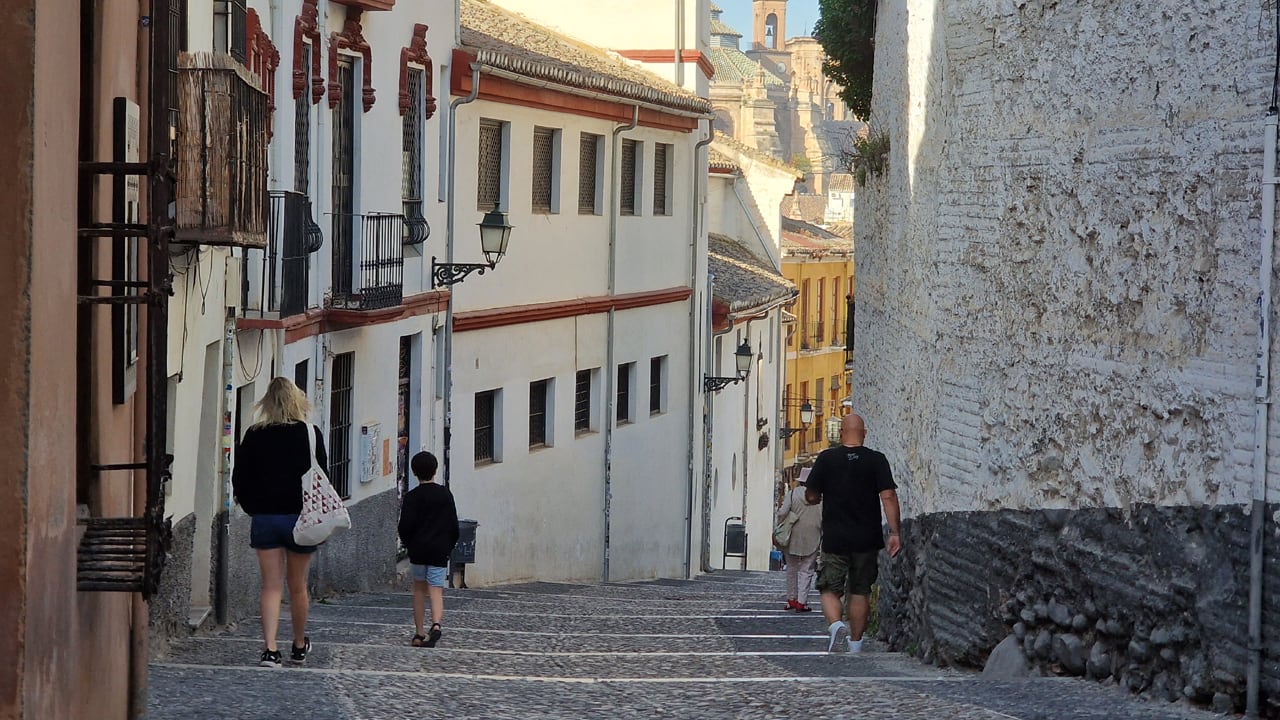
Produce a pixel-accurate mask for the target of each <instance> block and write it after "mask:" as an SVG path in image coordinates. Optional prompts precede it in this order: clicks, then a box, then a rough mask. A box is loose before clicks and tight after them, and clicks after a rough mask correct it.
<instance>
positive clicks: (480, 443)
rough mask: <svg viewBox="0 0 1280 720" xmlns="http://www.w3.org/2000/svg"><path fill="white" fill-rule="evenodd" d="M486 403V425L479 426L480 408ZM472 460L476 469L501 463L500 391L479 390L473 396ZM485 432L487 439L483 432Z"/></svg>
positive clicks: (496, 389) (498, 389)
mask: <svg viewBox="0 0 1280 720" xmlns="http://www.w3.org/2000/svg"><path fill="white" fill-rule="evenodd" d="M486 401H487V403H488V406H489V407H488V413H487V415H488V424H487V425H482V424H481V422H480V421H481V418H482V414H481V408H482V406H483V403H485V402H486ZM471 425H472V441H473V443H472V459H473V460H474V462H475V466H476V467H484V466H487V465H495V464H497V463H500V462H502V389H501V388H494V389H491V390H481V391H479V392H477V393H476V394H475V395H474V406H473V414H472V416H471ZM486 430H487V437H486V435H485V432H486Z"/></svg>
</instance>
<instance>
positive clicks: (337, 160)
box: [332, 58, 359, 295]
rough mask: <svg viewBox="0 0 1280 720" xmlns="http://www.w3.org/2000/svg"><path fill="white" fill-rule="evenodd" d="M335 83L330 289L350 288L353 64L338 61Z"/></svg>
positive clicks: (342, 290)
mask: <svg viewBox="0 0 1280 720" xmlns="http://www.w3.org/2000/svg"><path fill="white" fill-rule="evenodd" d="M338 85H339V87H340V88H341V93H342V100H341V102H339V103H338V107H336V108H335V109H334V112H333V186H332V190H333V292H334V293H335V294H338V295H350V294H351V290H352V274H353V262H354V258H353V257H352V252H353V248H354V246H355V242H354V238H353V235H354V220H353V215H354V213H355V194H354V187H353V183H352V179H353V177H354V175H355V103H356V98H357V97H359V93H357V92H356V91H355V63H353V62H352V61H351V59H350V58H343V59H340V60H339V61H338Z"/></svg>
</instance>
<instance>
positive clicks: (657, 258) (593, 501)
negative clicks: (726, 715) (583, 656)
mask: <svg viewBox="0 0 1280 720" xmlns="http://www.w3.org/2000/svg"><path fill="white" fill-rule="evenodd" d="M481 82H482V84H483V82H484V80H482V81H481ZM481 118H491V119H496V120H503V121H506V122H509V123H510V127H509V134H508V138H509V141H510V142H509V147H510V150H511V152H510V161H509V165H508V166H509V174H508V180H507V192H508V194H507V197H508V202H507V209H508V213H509V219H510V222H511V224H512V225H513V226H515V229H514V230H513V232H512V239H511V244H510V246H509V249H508V253H507V256H506V257H505V258H504V259H503V260H502V262H501V263H499V265H498V267H497V268H496V269H495V270H493V271H492V272H490V273H487V274H485V275H484V276H475V275H473V276H471V277H470V278H468V279H467V280H466V281H464V282H463V283H461V284H459V285H455V286H454V290H455V294H454V299H455V311H456V312H465V311H467V310H471V309H480V308H492V307H507V306H512V305H519V304H526V303H536V302H551V301H557V300H568V299H574V298H580V297H593V296H603V295H606V294H607V293H608V291H609V284H608V272H609V217H608V215H607V213H608V211H609V206H610V204H611V203H612V202H613V200H612V199H611V195H610V191H609V183H608V182H607V181H606V182H605V190H604V196H603V203H602V208H601V209H602V214H600V215H598V216H592V215H585V216H584V215H579V214H578V209H577V187H578V163H577V157H578V152H579V133H580V132H584V131H586V132H592V133H595V134H598V135H601V136H603V137H604V138H605V152H604V153H603V157H602V162H603V168H604V169H605V172H604V175H603V177H604V178H607V177H608V176H609V173H610V168H611V160H612V154H613V147H612V130H613V128H614V127H616V125H615V124H613V123H609V122H604V121H600V120H595V119H591V118H585V117H581V116H577V115H568V114H560V113H552V112H547V111H540V110H534V109H529V108H524V107H518V106H508V105H502V104H495V103H490V102H486V101H477V102H475V103H471V104H467V105H463V106H461V107H460V116H459V119H458V146H457V147H458V153H459V162H458V178H457V198H458V205H457V208H456V212H457V217H456V220H455V223H456V225H455V227H456V229H457V231H456V236H457V247H456V250H455V253H456V254H455V260H457V261H459V262H475V261H478V260H479V259H480V252H479V239H478V235H476V232H475V230H474V228H475V224H476V223H478V222H479V220H480V218H481V216H482V214H483V213H482V212H481V211H480V210H479V209H477V208H476V207H475V201H474V197H475V187H476V173H475V168H476V165H477V163H476V162H475V160H474V157H475V152H476V148H477V144H478V139H477V128H478V124H479V120H480V119H481ZM535 126H541V127H552V128H561V129H562V132H561V145H560V148H561V163H560V167H561V173H560V176H559V182H560V187H561V207H560V212H559V213H558V214H551V215H541V214H533V213H531V212H530V211H529V207H530V193H531V188H530V182H529V177H530V174H531V171H532V159H531V155H530V152H529V148H530V146H531V143H530V142H529V139H530V138H531V137H532V134H533V129H534V127H535ZM624 137H626V138H633V139H637V140H640V141H642V142H644V146H643V157H644V159H643V161H642V163H641V164H642V166H643V168H644V173H645V175H644V179H643V180H642V181H640V182H638V183H637V187H638V188H641V192H640V194H639V198H638V202H637V204H638V208H639V211H640V212H639V214H638V215H637V216H634V217H621V218H619V221H618V257H617V282H616V287H615V291H616V292H617V293H634V292H644V291H651V290H661V289H669V288H673V287H688V286H689V284H690V282H691V280H692V276H693V270H692V269H691V266H690V263H691V262H692V260H693V256H692V253H693V252H694V250H693V246H692V244H693V243H695V242H696V239H695V235H694V228H693V226H692V222H693V218H694V212H695V208H696V205H695V203H694V202H693V200H692V197H691V193H692V179H693V173H692V166H691V162H692V161H691V159H690V158H691V153H692V146H693V143H694V142H695V140H696V138H693V137H692V136H691V134H689V133H676V132H671V131H659V130H654V129H650V128H644V127H640V128H637V129H636V130H634V131H629V132H627V133H625V134H624ZM655 142H665V143H668V144H671V145H673V157H672V163H671V166H670V169H669V178H670V181H671V183H672V193H671V198H672V202H671V205H670V210H671V215H670V216H664V217H654V216H653V215H652V187H653V184H652V174H651V173H652V157H653V152H654V143H655ZM689 322H690V303H689V301H683V302H677V303H668V304H663V305H659V306H654V307H649V308H642V309H634V310H625V311H620V312H618V313H617V315H616V326H615V345H614V347H615V356H614V363H615V367H614V368H609V367H605V364H606V361H607V317H606V315H604V314H596V315H587V316H579V317H577V318H568V319H563V320H554V321H547V322H540V323H535V324H528V325H515V326H506V327H501V328H495V329H489V330H476V331H466V332H460V333H455V335H454V348H453V390H454V396H453V423H452V427H453V444H452V451H451V452H452V458H453V460H454V466H453V471H452V473H451V486H452V487H453V489H454V492H455V495H456V496H457V497H458V502H459V508H460V512H461V513H462V514H463V515H465V516H467V517H473V518H475V519H476V520H478V521H480V523H481V529H480V531H479V536H478V537H479V543H478V546H477V562H476V564H475V565H474V566H473V567H471V568H469V569H468V583H471V582H472V580H473V578H474V579H475V581H476V582H481V583H485V582H498V581H506V580H518V579H528V578H533V577H537V578H540V579H592V578H599V577H600V576H601V574H602V572H603V563H604V555H603V553H604V532H605V530H604V497H605V488H604V482H605V449H604V434H603V427H604V426H603V424H602V423H603V422H604V416H603V413H604V412H605V408H606V407H607V403H606V400H607V398H605V397H603V393H604V392H605V389H606V388H607V387H608V378H609V377H616V375H615V373H616V365H617V364H619V363H628V362H634V363H635V364H636V367H635V373H634V376H633V383H634V388H633V397H634V398H635V402H636V407H637V417H636V420H635V422H633V423H631V424H627V425H624V426H622V427H620V428H616V429H615V431H614V434H613V457H612V464H611V475H610V477H611V487H612V493H613V501H612V505H611V508H612V510H611V516H610V538H611V548H612V550H611V556H610V569H609V575H610V578H611V579H633V578H642V577H656V576H667V577H671V576H679V575H682V574H683V562H684V546H685V543H686V537H687V531H686V526H685V516H686V511H687V502H688V497H689V492H690V482H691V477H690V473H689V458H688V455H689V447H690V437H691V430H690V428H691V424H690V413H689V412H688V408H689V407H690V403H691V402H692V399H691V398H690V396H689V384H690V380H689V378H690V362H691V360H692V358H691V356H690V353H689V344H690V339H689V338H690V329H689ZM663 355H665V356H666V357H667V381H666V392H667V408H668V409H667V410H666V411H665V412H663V413H660V414H658V415H653V416H651V415H650V414H649V412H648V386H649V382H648V375H649V361H650V358H653V357H658V356H663ZM591 368H600V373H601V376H600V378H599V383H598V387H597V390H596V402H597V407H596V409H595V411H596V413H597V414H598V416H599V417H598V418H597V419H596V421H595V422H596V424H597V427H598V428H599V429H600V431H599V432H593V433H589V434H584V435H581V436H575V434H574V432H573V400H574V383H575V373H576V371H577V370H579V369H591ZM547 378H554V379H555V397H556V402H555V408H556V410H555V415H556V418H555V430H554V432H553V438H554V440H553V443H554V444H553V446H552V447H548V448H543V449H537V450H534V451H530V450H529V449H528V444H527V437H528V434H527V433H528V384H529V382H532V381H536V380H541V379H547ZM496 388H502V401H501V406H502V411H501V417H502V428H503V430H502V433H501V447H502V456H503V459H502V461H501V462H498V463H493V464H489V465H482V466H480V467H475V464H474V443H473V435H472V429H473V428H474V417H473V415H474V394H475V393H476V392H479V391H485V390H491V389H496ZM654 448H662V449H663V451H662V452H661V453H658V454H656V456H655V453H654V452H653V450H654Z"/></svg>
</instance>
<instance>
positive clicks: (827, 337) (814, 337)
mask: <svg viewBox="0 0 1280 720" xmlns="http://www.w3.org/2000/svg"><path fill="white" fill-rule="evenodd" d="M801 327H803V328H804V332H802V333H800V349H801V350H826V349H828V348H844V329H843V328H841V327H840V326H839V324H837V323H825V322H810V323H804V324H803V325H802V326H801Z"/></svg>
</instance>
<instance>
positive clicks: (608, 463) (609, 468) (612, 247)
mask: <svg viewBox="0 0 1280 720" xmlns="http://www.w3.org/2000/svg"><path fill="white" fill-rule="evenodd" d="M639 124H640V106H639V105H632V106H631V123H630V124H629V125H620V126H618V127H616V128H614V129H613V157H612V158H610V160H611V169H610V175H609V180H610V182H609V293H608V296H609V298H610V303H609V321H608V331H607V333H606V339H605V348H606V351H605V353H606V358H605V380H604V382H605V395H604V397H605V416H604V558H603V567H602V569H601V573H600V577H601V579H602V581H603V582H609V533H610V521H611V519H612V518H611V517H610V515H609V513H610V511H611V510H612V508H611V503H612V501H613V488H612V482H613V426H614V422H615V421H616V420H617V416H616V414H615V410H614V403H615V402H616V401H617V398H615V397H614V383H615V382H616V380H615V377H614V375H615V372H616V371H615V370H614V368H613V363H614V359H613V339H614V321H615V315H616V314H617V310H616V309H615V308H614V305H613V302H612V298H613V293H614V289H615V287H616V285H617V280H618V277H617V276H618V202H619V197H618V193H619V190H620V187H619V186H620V185H621V182H620V175H621V173H622V153H621V152H619V150H618V143H619V140H620V138H621V135H622V133H624V132H627V131H629V130H635V129H636V126H637V125H639Z"/></svg>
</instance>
